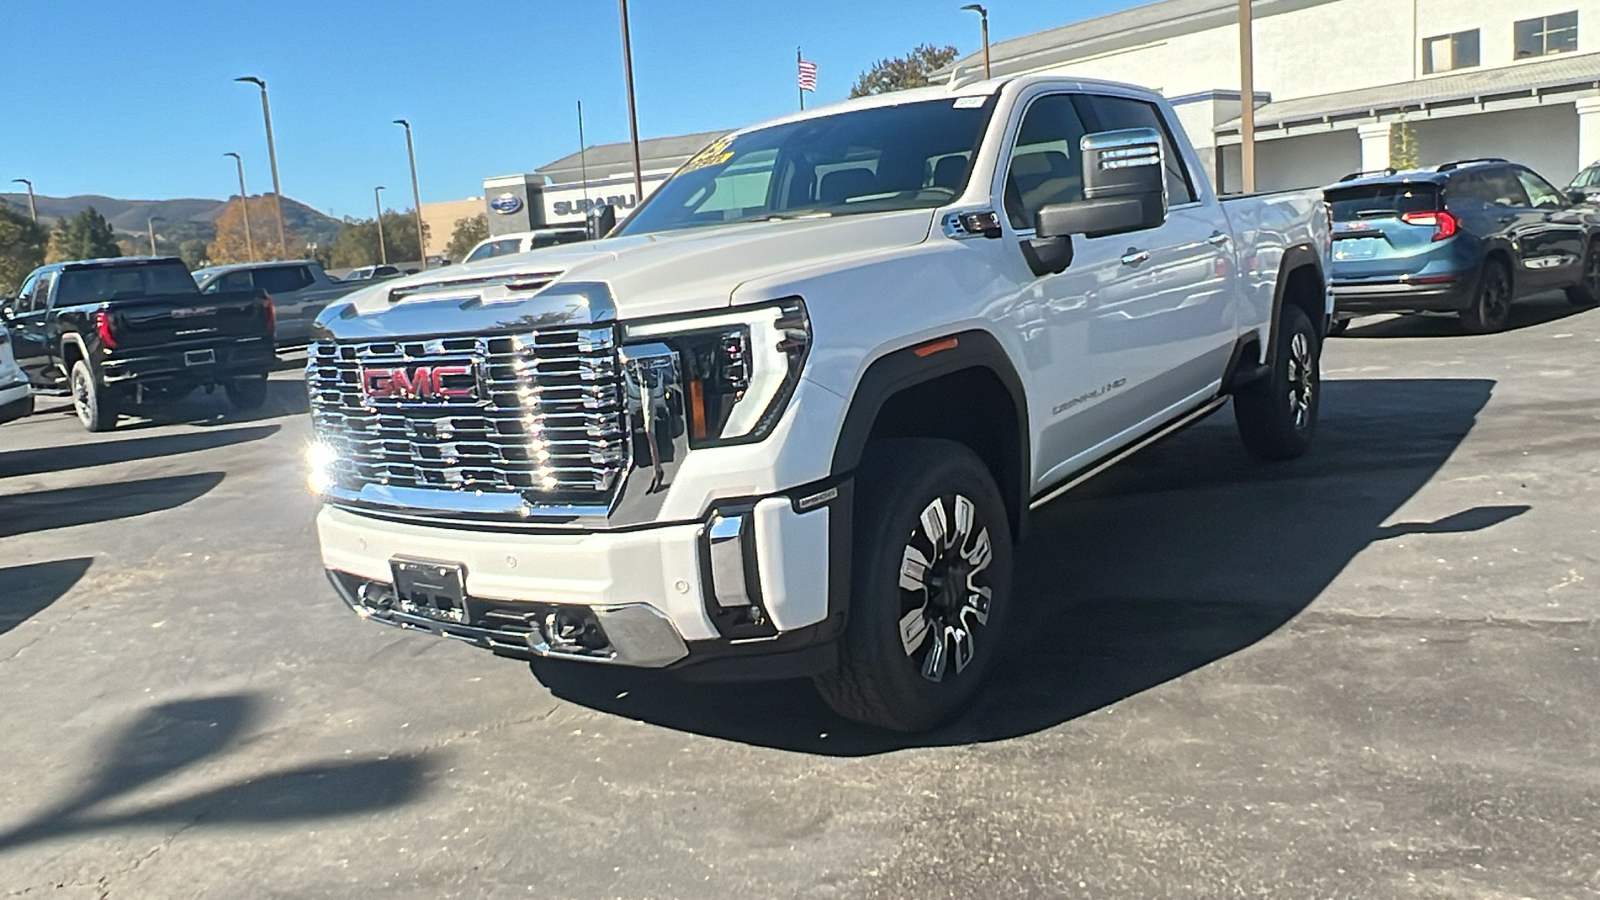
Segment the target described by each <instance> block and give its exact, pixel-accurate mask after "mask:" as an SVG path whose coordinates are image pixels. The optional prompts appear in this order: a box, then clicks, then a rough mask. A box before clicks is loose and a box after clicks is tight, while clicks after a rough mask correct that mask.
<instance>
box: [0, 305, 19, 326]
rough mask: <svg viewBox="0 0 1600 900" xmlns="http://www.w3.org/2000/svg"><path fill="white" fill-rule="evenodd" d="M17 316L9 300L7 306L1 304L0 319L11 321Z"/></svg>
mask: <svg viewBox="0 0 1600 900" xmlns="http://www.w3.org/2000/svg"><path fill="white" fill-rule="evenodd" d="M15 316H16V312H15V311H14V310H12V308H11V304H10V303H9V302H7V303H6V305H5V306H0V319H4V320H5V321H7V322H9V321H11V320H12V318H14V317H15Z"/></svg>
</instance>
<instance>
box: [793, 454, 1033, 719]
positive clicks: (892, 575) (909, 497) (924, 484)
mask: <svg viewBox="0 0 1600 900" xmlns="http://www.w3.org/2000/svg"><path fill="white" fill-rule="evenodd" d="M855 512H856V520H855V538H856V546H855V558H854V560H853V566H852V568H853V572H854V575H853V578H852V585H851V603H850V620H849V624H848V625H847V626H846V629H845V634H844V636H843V637H842V638H841V639H840V641H839V665H838V668H836V669H835V670H834V671H832V672H829V673H827V674H824V675H821V676H818V677H817V679H816V685H817V690H818V692H819V693H820V694H821V695H822V697H823V699H824V700H825V701H827V703H828V705H829V706H831V707H832V708H833V710H834V711H835V712H837V713H839V714H840V715H841V716H844V717H845V718H848V719H854V720H855V721H857V722H864V723H866V724H868V725H875V726H877V727H880V728H886V729H890V730H893V731H904V732H918V731H926V730H928V729H930V728H933V727H935V726H936V725H939V724H940V723H942V722H945V721H947V720H949V719H951V718H953V717H954V716H956V715H957V714H959V713H961V712H962V711H964V710H965V709H966V708H967V707H968V706H969V705H970V703H971V702H972V700H973V698H974V696H976V694H977V690H978V687H979V685H980V684H981V682H982V680H983V677H984V674H985V673H986V672H987V671H988V669H989V668H990V666H991V665H992V664H993V663H994V660H995V659H996V658H997V657H998V656H999V654H1000V652H1001V641H1002V634H1003V627H1004V624H1005V620H1006V619H1007V617H1008V616H1009V614H1010V607H1011V602H1012V599H1011V526H1010V520H1009V518H1008V517H1007V514H1006V507H1005V503H1004V502H1003V501H1002V500H1001V498H1000V491H999V488H997V487H996V486H995V483H994V478H993V477H991V476H990V474H989V471H988V469H987V468H986V467H985V466H984V464H983V462H982V461H981V460H980V459H978V457H977V455H976V454H974V453H973V452H972V451H971V450H969V449H968V448H967V447H965V446H963V445H961V444H957V443H955V442H954V441H944V440H927V439H897V440H885V441H879V442H877V443H875V444H873V445H872V446H871V447H869V448H868V452H867V455H866V457H865V458H864V459H863V461H862V464H861V466H860V468H859V469H858V470H857V476H856V510H855Z"/></svg>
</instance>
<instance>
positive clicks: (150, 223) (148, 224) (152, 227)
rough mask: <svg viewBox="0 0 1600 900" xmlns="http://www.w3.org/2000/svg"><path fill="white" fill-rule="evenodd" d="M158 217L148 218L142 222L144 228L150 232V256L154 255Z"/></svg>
mask: <svg viewBox="0 0 1600 900" xmlns="http://www.w3.org/2000/svg"><path fill="white" fill-rule="evenodd" d="M159 218H161V217H160V216H149V217H147V218H146V219H145V220H144V227H145V228H146V229H147V230H148V231H149V232H150V255H151V256H155V255H156V220H157V219H159Z"/></svg>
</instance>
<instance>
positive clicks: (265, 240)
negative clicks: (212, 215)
mask: <svg viewBox="0 0 1600 900" xmlns="http://www.w3.org/2000/svg"><path fill="white" fill-rule="evenodd" d="M247 214H248V215H249V217H250V240H249V241H246V240H245V227H244V225H245V216H246V215H247ZM284 240H285V241H286V242H287V243H288V245H289V246H288V247H285V248H280V247H279V246H278V211H277V207H275V206H274V205H273V203H272V197H271V196H269V195H267V194H261V195H259V196H255V197H251V198H249V199H248V200H246V201H243V202H241V201H240V200H239V198H237V197H234V198H232V199H230V200H229V201H228V204H227V205H226V206H225V207H223V209H222V215H220V216H218V217H217V236H216V237H215V238H213V239H212V241H211V244H210V246H208V247H207V248H206V252H205V255H206V258H207V259H209V260H210V261H211V263H212V264H213V265H222V264H225V263H241V262H255V261H256V260H260V259H285V258H299V255H300V254H299V253H298V252H296V250H297V249H298V248H300V247H302V246H304V242H303V240H302V238H301V237H300V235H298V234H297V233H295V232H294V231H293V230H292V229H291V230H289V231H287V232H285V233H284ZM252 245H253V246H254V247H255V256H254V258H253V259H252V258H251V254H250V248H251V246H252Z"/></svg>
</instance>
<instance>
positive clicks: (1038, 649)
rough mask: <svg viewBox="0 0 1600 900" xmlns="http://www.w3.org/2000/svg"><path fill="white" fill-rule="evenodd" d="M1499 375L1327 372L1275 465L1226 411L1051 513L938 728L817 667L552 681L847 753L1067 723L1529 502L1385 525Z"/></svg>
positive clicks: (692, 720)
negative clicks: (870, 708) (805, 673)
mask: <svg viewBox="0 0 1600 900" xmlns="http://www.w3.org/2000/svg"><path fill="white" fill-rule="evenodd" d="M1493 386H1494V383H1493V382H1492V381H1485V380H1442V379H1441V380H1420V379H1419V380H1409V379H1407V380H1349V381H1332V382H1328V383H1327V385H1326V391H1325V393H1324V398H1323V407H1322V413H1323V416H1322V420H1321V422H1320V424H1319V433H1318V435H1317V443H1316V446H1315V448H1314V449H1313V451H1312V452H1311V453H1310V454H1308V455H1307V456H1306V457H1305V458H1302V459H1299V460H1295V461H1293V462H1288V463H1280V464H1276V465H1268V466H1264V465H1261V464H1259V463H1257V462H1255V461H1254V460H1252V459H1250V458H1249V457H1248V456H1247V455H1246V454H1245V452H1244V450H1243V448H1242V447H1241V446H1240V444H1239V441H1238V437H1237V435H1236V434H1235V431H1234V427H1233V422H1232V416H1227V415H1219V416H1216V417H1214V418H1212V419H1211V420H1209V421H1207V422H1204V423H1202V424H1200V425H1198V426H1196V427H1194V428H1191V429H1189V430H1188V431H1186V432H1183V433H1181V434H1179V435H1177V436H1175V437H1173V438H1172V439H1170V440H1168V441H1166V442H1164V443H1161V444H1158V445H1156V446H1155V447H1152V448H1149V449H1148V450H1145V451H1144V452H1142V453H1140V454H1138V455H1136V456H1135V457H1133V458H1131V459H1130V460H1128V461H1127V462H1126V463H1124V464H1123V465H1121V466H1119V467H1118V468H1116V469H1113V470H1112V471H1110V472H1107V473H1106V474H1105V475H1103V476H1101V477H1100V478H1098V479H1096V480H1094V481H1092V482H1090V483H1088V484H1086V485H1084V486H1083V487H1082V488H1080V489H1078V490H1077V491H1075V492H1073V493H1072V494H1069V495H1068V496H1066V497H1064V498H1062V499H1061V500H1059V501H1057V502H1055V503H1053V504H1051V505H1049V506H1047V507H1045V508H1043V509H1041V510H1039V511H1038V512H1037V513H1036V515H1035V518H1034V521H1033V530H1032V533H1031V534H1030V536H1029V537H1028V540H1027V542H1026V544H1024V545H1023V546H1022V547H1021V548H1019V552H1018V560H1017V582H1016V596H1017V601H1018V604H1019V606H1020V609H1021V612H1020V614H1019V615H1018V616H1017V618H1016V619H1014V620H1013V621H1012V631H1011V634H1010V638H1009V640H1010V642H1011V646H1010V648H1009V652H1008V653H1007V654H1006V656H1005V657H1004V658H1003V659H1002V660H1000V662H999V665H998V666H997V668H996V670H995V671H994V672H992V673H991V677H990V680H989V683H988V685H987V686H986V688H985V690H984V691H983V692H982V694H981V696H980V698H979V701H978V703H977V704H976V705H975V706H974V708H973V709H972V710H971V711H970V712H969V713H968V714H967V715H965V716H963V717H962V718H960V719H958V720H957V721H955V722H954V723H952V724H950V725H948V726H946V727H944V728H942V729H940V730H937V731H935V732H932V733H930V734H925V735H898V734H888V733H885V732H881V731H876V730H872V729H868V728H863V727H860V726H856V725H853V724H851V723H847V722H843V721H841V720H840V719H839V718H838V717H837V716H834V715H833V714H832V713H831V712H829V711H828V709H827V708H826V707H825V706H824V705H823V704H822V702H821V700H820V699H818V697H817V696H816V694H815V692H814V691H813V690H812V689H811V686H810V684H809V683H807V682H780V683H771V684H724V685H700V684H689V683H685V682H680V681H676V680H669V679H666V678H660V677H655V678H647V677H640V676H638V675H632V674H630V673H624V672H613V671H609V670H607V671H600V672H597V671H594V670H593V669H592V668H587V669H584V670H577V669H576V667H557V668H556V670H553V671H556V673H557V674H558V675H559V677H550V678H548V680H547V681H546V684H547V686H549V687H550V688H551V690H552V691H553V692H554V693H555V694H557V695H558V696H560V697H563V698H565V699H568V700H571V701H573V702H576V703H580V704H583V705H586V706H590V707H593V708H595V709H600V710H604V711H609V712H613V713H616V714H618V715H622V716H627V717H629V718H633V719H639V720H643V721H646V722H651V723H655V724H658V725H662V726H666V727H669V728H675V729H680V730H683V731H689V732H694V733H697V734H704V735H710V736H714V737H720V738H725V739H728V740H735V741H741V742H745V743H750V744H757V745H762V746H769V747H778V748H783V749H789V750H796V751H801V752H809V753H818V754H826V755H836V756H857V755H867V754H873V753H882V752H888V751H893V750H897V749H901V748H906V747H915V746H930V745H933V746H937V745H953V744H968V743H975V742H983V741H994V740H1003V739H1006V738H1010V737H1015V736H1018V735H1024V734H1030V733H1033V732H1036V731H1040V730H1043V729H1047V728H1052V727H1054V726H1056V725H1059V724H1061V723H1063V722H1067V721H1070V720H1072V719H1074V718H1077V717H1079V716H1082V715H1084V714H1086V713H1089V712H1092V711H1094V710H1096V709H1100V708H1102V707H1105V706H1108V705H1111V704H1114V703H1116V702H1118V701H1119V700H1122V699H1124V698H1127V697H1130V696H1133V695H1135V694H1138V693H1140V692H1141V691H1145V690H1148V689H1150V688H1152V687H1155V686H1156V685H1159V684H1162V683H1163V682H1166V681H1170V680H1172V679H1175V678H1178V677H1181V676H1183V675H1184V674H1186V673H1188V672H1192V671H1194V670H1196V669H1199V668H1201V667H1203V666H1206V665H1208V664H1210V663H1212V662H1215V661H1217V660H1220V659H1222V658H1224V657H1227V656H1229V655H1230V654H1233V653H1236V652H1238V651H1240V650H1243V649H1245V648H1247V647H1249V646H1250V645H1252V644H1254V643H1256V642H1257V641H1259V640H1261V639H1262V638H1265V637H1267V636H1268V635H1270V634H1272V633H1273V632H1274V631H1276V630H1277V629H1278V628H1280V627H1281V626H1283V625H1284V624H1285V623H1287V622H1288V621H1290V620H1291V619H1293V618H1294V617H1295V616H1296V615H1297V614H1299V613H1300V611H1301V610H1303V609H1305V608H1306V607H1307V606H1309V605H1310V604H1311V603H1312V602H1313V601H1314V600H1316V598H1317V597H1318V596H1319V595H1320V594H1321V593H1322V591H1323V590H1324V589H1325V588H1326V587H1327V586H1328V584H1329V583H1330V582H1331V581H1332V580H1333V578H1334V577H1335V576H1336V575H1338V574H1339V572H1340V571H1341V570H1342V569H1343V568H1344V567H1345V566H1346V565H1347V564H1348V563H1349V562H1350V560H1351V559H1352V558H1354V557H1355V556H1356V554H1358V553H1360V552H1361V550H1362V549H1363V548H1365V547H1366V546H1367V545H1368V544H1370V543H1372V542H1373V541H1376V540H1381V539H1384V538H1389V537H1394V536H1395V535H1396V534H1401V533H1411V532H1415V531H1422V530H1428V531H1432V532H1437V531H1471V530H1479V529H1482V528H1488V527H1493V526H1494V525H1496V524H1498V523H1499V522H1502V521H1505V520H1506V519H1507V518H1510V517H1511V516H1515V515H1519V514H1521V513H1522V512H1523V511H1525V510H1526V507H1496V508H1480V509H1476V510H1467V511H1464V512H1462V513H1457V514H1455V515H1452V516H1447V517H1445V518H1443V519H1440V520H1439V521H1438V522H1432V523H1403V524H1401V525H1392V526H1388V527H1387V528H1386V527H1384V522H1385V521H1386V520H1387V519H1388V518H1389V517H1390V516H1392V515H1393V514H1394V513H1395V511H1396V510H1398V509H1399V508H1400V507H1401V506H1402V504H1404V503H1405V502H1406V500H1408V499H1409V498H1410V497H1411V496H1412V495H1413V494H1415V493H1416V492H1417V491H1418V490H1419V489H1420V488H1421V487H1422V486H1423V485H1425V484H1426V483H1427V482H1428V480H1429V479H1430V478H1431V477H1432V476H1433V475H1434V473H1435V472H1437V471H1438V469H1439V467H1440V466H1441V465H1443V464H1444V462H1445V460H1446V459H1448V458H1449V457H1450V455H1451V453H1452V452H1454V451H1455V449H1456V447H1457V446H1458V445H1459V444H1460V443H1461V441H1462V439H1463V438H1465V437H1466V435H1467V433H1468V432H1470V431H1471V430H1472V427H1473V424H1474V422H1475V421H1476V417H1477V415H1478V413H1479V411H1480V410H1482V409H1483V407H1484V405H1485V404H1486V403H1487V402H1488V400H1489V396H1490V392H1491V390H1492V389H1493Z"/></svg>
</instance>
